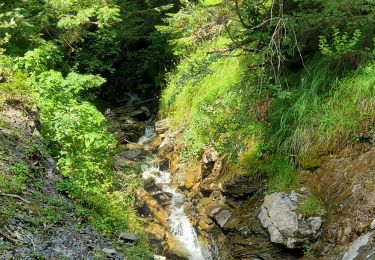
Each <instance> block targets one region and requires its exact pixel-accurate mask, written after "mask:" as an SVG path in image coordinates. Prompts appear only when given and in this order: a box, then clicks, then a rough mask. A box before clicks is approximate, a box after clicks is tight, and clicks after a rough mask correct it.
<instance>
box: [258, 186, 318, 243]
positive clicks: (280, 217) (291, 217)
mask: <svg viewBox="0 0 375 260" xmlns="http://www.w3.org/2000/svg"><path fill="white" fill-rule="evenodd" d="M300 196H301V195H299V194H298V193H295V192H292V193H291V194H286V193H284V192H277V193H272V194H271V195H267V196H265V198H264V202H263V204H262V206H261V211H260V213H259V215H258V218H259V220H260V222H261V224H262V226H263V227H264V228H265V229H267V231H268V233H269V235H270V239H271V241H272V242H274V243H278V244H283V245H285V246H286V247H288V248H291V249H294V248H302V247H303V246H304V245H305V244H307V243H308V242H309V241H310V240H312V239H314V238H315V237H317V235H318V232H319V229H320V227H321V225H322V218H321V217H320V216H314V217H309V218H303V217H302V216H301V215H300V214H298V213H297V212H296V210H297V202H298V198H299V197H300Z"/></svg>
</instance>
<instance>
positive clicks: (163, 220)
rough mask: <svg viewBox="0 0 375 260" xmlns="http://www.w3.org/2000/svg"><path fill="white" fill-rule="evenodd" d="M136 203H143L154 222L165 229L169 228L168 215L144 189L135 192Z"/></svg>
mask: <svg viewBox="0 0 375 260" xmlns="http://www.w3.org/2000/svg"><path fill="white" fill-rule="evenodd" d="M135 195H136V198H137V200H138V201H140V202H142V203H144V204H145V205H146V206H147V208H148V209H149V210H150V212H151V214H152V215H153V216H154V217H155V219H156V220H158V222H159V223H160V224H161V225H162V226H163V227H165V228H167V229H168V228H169V222H168V214H167V212H166V211H165V210H164V208H163V207H162V206H161V205H160V204H159V203H158V201H157V200H155V199H154V198H153V197H152V196H151V194H149V193H148V192H147V191H145V190H144V189H138V190H136V192H135Z"/></svg>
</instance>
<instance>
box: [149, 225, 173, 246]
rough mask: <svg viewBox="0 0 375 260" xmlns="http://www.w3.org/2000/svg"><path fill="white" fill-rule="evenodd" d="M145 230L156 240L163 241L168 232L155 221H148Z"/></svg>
mask: <svg viewBox="0 0 375 260" xmlns="http://www.w3.org/2000/svg"><path fill="white" fill-rule="evenodd" d="M146 231H147V233H148V234H150V235H151V236H152V238H153V239H156V240H157V241H158V242H161V241H163V240H164V239H165V236H166V234H167V233H168V231H167V230H166V229H165V228H164V227H163V226H161V225H159V224H157V223H150V224H149V225H148V226H147V228H146Z"/></svg>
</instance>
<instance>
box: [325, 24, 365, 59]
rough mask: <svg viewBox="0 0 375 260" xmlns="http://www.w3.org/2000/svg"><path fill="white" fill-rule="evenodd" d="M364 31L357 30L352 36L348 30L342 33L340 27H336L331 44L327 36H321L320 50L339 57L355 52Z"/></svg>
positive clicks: (330, 55) (327, 54)
mask: <svg viewBox="0 0 375 260" xmlns="http://www.w3.org/2000/svg"><path fill="white" fill-rule="evenodd" d="M361 35H362V32H361V31H360V30H358V29H357V30H355V31H354V33H353V35H352V36H351V37H350V36H349V34H348V33H347V32H344V33H343V34H341V32H340V30H339V29H337V28H336V29H334V30H333V33H332V43H331V44H329V42H328V40H327V38H326V37H325V36H320V37H319V48H320V51H321V52H322V53H323V54H324V55H326V56H329V57H333V58H339V57H340V56H343V55H347V54H350V53H353V52H354V47H356V45H357V44H358V42H359V41H360V37H361Z"/></svg>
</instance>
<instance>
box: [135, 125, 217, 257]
mask: <svg viewBox="0 0 375 260" xmlns="http://www.w3.org/2000/svg"><path fill="white" fill-rule="evenodd" d="M153 136H154V129H153V127H152V126H151V125H150V124H146V133H145V135H144V136H142V137H141V138H140V139H139V141H138V143H140V144H146V143H148V142H149V141H150V140H151V138H152V137H153ZM142 178H143V179H149V178H152V179H153V180H154V182H155V184H157V185H158V186H159V187H160V188H161V191H162V192H164V193H166V194H169V195H170V196H171V206H170V207H171V209H170V212H171V213H170V215H169V217H168V222H169V226H170V231H171V232H172V234H173V235H174V237H175V239H176V240H177V241H179V242H180V243H181V245H182V246H183V247H184V248H185V250H186V252H187V253H188V255H189V259H191V260H211V259H213V256H212V255H211V252H210V250H208V248H202V247H201V245H200V243H199V240H198V236H197V233H196V231H195V229H194V227H193V225H192V224H191V223H190V220H189V218H188V216H187V215H186V213H185V211H184V202H185V196H184V195H183V194H182V193H180V192H178V191H177V189H176V188H174V187H172V184H171V174H170V173H169V172H167V171H162V170H160V168H159V166H158V165H151V166H147V167H145V168H144V169H143V173H142Z"/></svg>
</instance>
